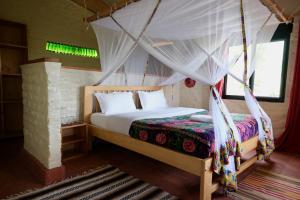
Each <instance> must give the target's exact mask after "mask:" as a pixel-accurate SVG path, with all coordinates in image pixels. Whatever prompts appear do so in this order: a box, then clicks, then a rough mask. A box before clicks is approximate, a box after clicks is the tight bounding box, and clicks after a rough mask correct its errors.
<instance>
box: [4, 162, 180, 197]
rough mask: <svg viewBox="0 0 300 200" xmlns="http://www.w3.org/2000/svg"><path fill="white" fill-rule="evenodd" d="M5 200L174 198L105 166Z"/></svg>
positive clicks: (118, 170)
mask: <svg viewBox="0 0 300 200" xmlns="http://www.w3.org/2000/svg"><path fill="white" fill-rule="evenodd" d="M7 199H31V200H33V199H39V200H40V199H45V200H46V199H47V200H53V199H82V200H92V199H122V200H127V199H128V200H130V199H161V200H174V199H178V198H177V197H175V196H173V195H171V194H169V193H168V192H165V191H163V190H162V189H160V188H158V187H156V186H152V185H150V184H149V183H145V182H144V181H142V180H140V179H137V178H135V177H133V176H131V175H129V174H127V173H125V172H123V171H121V170H120V169H118V168H115V167H113V166H111V165H106V166H104V167H101V168H99V169H96V170H93V171H91V172H89V173H86V174H84V175H82V176H77V177H75V178H71V179H67V180H64V181H62V182H59V183H57V184H53V185H50V186H47V187H45V188H42V189H39V190H35V191H31V192H27V193H24V194H19V195H17V196H10V197H8V198H7Z"/></svg>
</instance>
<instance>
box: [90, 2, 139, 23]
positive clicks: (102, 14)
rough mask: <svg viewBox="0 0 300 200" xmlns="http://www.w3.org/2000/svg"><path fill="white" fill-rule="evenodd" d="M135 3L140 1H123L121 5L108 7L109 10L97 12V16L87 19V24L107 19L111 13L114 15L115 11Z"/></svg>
mask: <svg viewBox="0 0 300 200" xmlns="http://www.w3.org/2000/svg"><path fill="white" fill-rule="evenodd" d="M137 1H140V0H125V1H123V2H121V3H116V4H113V5H112V6H111V7H110V10H104V11H103V10H102V11H98V14H95V15H92V16H90V17H88V18H87V19H86V20H87V21H88V22H92V21H95V20H97V19H101V18H105V17H108V16H110V15H111V14H112V13H114V12H115V11H117V10H120V9H122V8H124V7H126V6H127V5H129V4H131V3H133V2H137ZM106 5H107V4H106Z"/></svg>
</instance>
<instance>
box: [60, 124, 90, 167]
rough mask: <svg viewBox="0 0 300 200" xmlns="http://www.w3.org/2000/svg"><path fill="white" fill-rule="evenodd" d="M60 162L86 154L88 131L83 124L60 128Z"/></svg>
mask: <svg viewBox="0 0 300 200" xmlns="http://www.w3.org/2000/svg"><path fill="white" fill-rule="evenodd" d="M61 141H62V143H61V155H62V162H65V161H68V160H71V159H75V158H78V157H80V156H83V155H84V154H86V153H87V152H88V130H87V125H86V124H85V123H80V122H78V123H72V124H66V125H62V126H61Z"/></svg>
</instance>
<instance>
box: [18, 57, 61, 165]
mask: <svg viewBox="0 0 300 200" xmlns="http://www.w3.org/2000/svg"><path fill="white" fill-rule="evenodd" d="M60 68H61V63H52V62H46V63H33V64H27V65H23V66H22V75H23V85H22V87H23V108H24V112H23V116H24V117H23V119H24V123H23V124H24V148H25V149H26V150H27V151H28V152H29V153H30V154H32V155H33V156H34V157H35V158H36V159H38V160H39V161H40V162H41V163H42V164H43V165H44V166H45V167H46V168H48V169H52V168H55V167H59V166H61V151H60V149H61V135H60V126H61V118H60V102H61V101H60V99H61V98H60V91H59V79H60Z"/></svg>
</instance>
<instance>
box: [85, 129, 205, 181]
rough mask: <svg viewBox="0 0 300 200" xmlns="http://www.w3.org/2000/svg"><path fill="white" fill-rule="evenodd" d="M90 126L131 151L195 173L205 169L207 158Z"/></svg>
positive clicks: (96, 134) (103, 137)
mask: <svg viewBox="0 0 300 200" xmlns="http://www.w3.org/2000/svg"><path fill="white" fill-rule="evenodd" d="M88 126H89V133H91V134H92V135H93V136H96V137H98V138H100V139H102V140H105V141H108V142H110V143H113V144H116V145H118V146H121V147H124V148H126V149H129V150H131V151H134V152H137V153H140V154H142V155H145V156H148V157H150V158H153V159H156V160H159V161H161V162H163V163H166V164H169V165H171V166H174V167H177V168H178V169H182V170H184V171H187V172H189V173H192V174H194V175H197V176H200V175H201V171H203V170H205V160H203V159H200V158H197V157H194V156H189V155H185V154H183V153H179V152H176V151H173V150H170V149H167V148H164V147H160V146H158V145H154V144H151V143H147V142H143V141H141V140H137V139H134V138H132V137H129V136H127V135H124V134H120V133H114V132H111V131H108V130H104V129H101V128H98V127H96V126H93V125H88Z"/></svg>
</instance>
